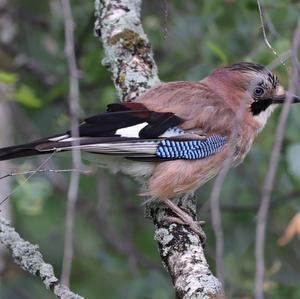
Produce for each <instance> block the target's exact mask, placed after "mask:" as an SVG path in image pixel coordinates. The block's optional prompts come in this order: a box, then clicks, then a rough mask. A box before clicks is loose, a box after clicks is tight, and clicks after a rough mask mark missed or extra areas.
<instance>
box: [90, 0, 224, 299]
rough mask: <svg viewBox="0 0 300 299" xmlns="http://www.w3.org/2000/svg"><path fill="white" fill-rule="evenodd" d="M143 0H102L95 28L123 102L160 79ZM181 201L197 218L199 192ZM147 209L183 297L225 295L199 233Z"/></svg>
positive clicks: (158, 209)
mask: <svg viewBox="0 0 300 299" xmlns="http://www.w3.org/2000/svg"><path fill="white" fill-rule="evenodd" d="M140 7H141V0H96V1H95V8H96V16H97V20H96V23H95V33H96V35H97V36H98V37H99V38H101V41H102V43H103V47H104V50H105V58H104V59H103V61H102V63H103V64H104V65H105V66H106V67H108V68H109V70H110V71H111V72H112V74H113V80H114V84H115V86H116V89H117V91H118V95H119V98H120V99H121V100H122V101H132V100H134V99H135V98H136V97H137V96H139V95H141V94H143V93H144V92H145V91H146V90H147V89H149V88H151V87H152V86H154V85H156V84H158V83H159V78H158V76H157V67H156V64H155V62H154V59H153V53H152V49H151V46H150V44H149V42H148V40H147V37H146V35H145V33H144V31H143V28H142V26H141V21H140ZM176 203H177V204H178V205H179V206H180V207H181V208H183V209H185V210H187V211H189V212H190V214H191V215H193V217H194V218H195V216H196V201H195V199H194V197H183V198H179V199H176ZM146 213H147V215H148V216H150V217H151V218H152V220H153V221H154V224H155V225H156V231H155V239H156V240H157V241H158V245H159V250H160V254H161V257H162V260H163V263H164V265H165V266H166V268H167V270H168V271H169V273H170V275H171V277H172V280H173V284H174V286H175V291H176V298H177V299H192V298H220V297H222V286H221V284H220V282H219V281H218V280H217V279H216V278H215V277H214V276H213V275H212V273H211V271H210V270H209V267H208V264H207V262H206V259H205V256H204V251H203V246H202V244H201V241H200V239H199V237H198V236H197V235H196V234H194V233H193V232H192V231H190V229H189V228H187V227H184V226H182V225H178V224H175V223H166V222H165V221H164V220H165V218H166V216H167V215H172V214H171V212H170V210H169V209H167V208H166V207H164V206H163V205H162V204H160V203H157V202H155V203H151V204H149V205H148V207H147V208H146Z"/></svg>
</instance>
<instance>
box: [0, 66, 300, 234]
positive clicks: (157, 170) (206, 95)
mask: <svg viewBox="0 0 300 299" xmlns="http://www.w3.org/2000/svg"><path fill="white" fill-rule="evenodd" d="M287 96H288V93H287V92H285V91H284V88H283V87H282V86H281V85H280V84H279V81H278V79H277V77H276V76H275V75H274V74H273V73H272V72H271V71H270V70H269V69H268V68H266V67H265V66H263V65H259V64H254V63H248V62H241V63H236V64H233V65H229V66H225V67H221V68H218V69H216V70H215V71H214V72H213V73H211V74H210V75H209V76H207V77H206V78H204V79H203V80H201V81H196V82H193V81H177V82H170V83H163V84H161V85H159V86H156V87H154V88H152V89H150V90H149V91H147V92H146V93H145V94H143V95H142V96H140V97H138V98H137V99H136V100H135V102H124V103H115V104H111V105H108V109H107V111H106V112H105V113H103V114H100V115H96V116H93V117H90V118H87V119H86V120H84V121H83V122H82V123H81V124H80V126H79V136H80V137H79V138H78V140H77V141H76V145H74V138H72V136H71V133H70V131H68V132H66V133H64V134H58V135H55V136H51V137H47V138H43V139H40V140H36V141H33V142H31V143H28V144H22V145H17V146H11V147H6V148H2V149H0V160H8V159H14V158H18V157H25V156H33V155H39V154H47V153H52V152H60V151H70V150H72V149H73V148H74V147H76V148H78V149H80V150H83V151H87V152H92V153H97V154H107V155H117V156H121V157H124V158H126V159H128V160H130V161H131V163H129V164H128V165H127V169H126V171H127V172H128V173H130V174H132V175H133V176H135V177H137V178H139V179H140V178H143V179H144V180H146V186H147V187H146V190H145V194H147V195H148V196H150V197H151V198H157V199H160V200H162V201H164V202H165V203H166V204H167V205H168V206H169V207H171V208H172V209H173V210H174V212H175V213H176V214H177V215H178V216H179V218H180V219H181V221H182V222H185V223H188V224H189V225H191V227H192V228H194V229H195V227H194V224H193V223H192V219H191V217H189V216H188V215H187V214H186V213H185V212H184V211H182V210H181V209H179V208H178V207H177V206H176V205H175V204H173V203H172V201H171V200H170V199H171V198H173V197H176V196H180V195H183V194H188V193H190V192H193V191H194V190H195V189H197V188H198V187H199V186H201V185H203V184H204V183H205V182H207V181H208V180H210V179H211V178H213V177H214V176H215V175H216V174H218V172H219V171H220V170H221V168H222V166H223V164H224V160H226V158H227V157H228V155H229V154H230V151H232V153H233V157H232V166H236V165H238V164H239V163H241V162H242V161H243V159H244V157H245V156H246V154H247V153H248V152H249V150H250V148H251V145H252V143H253V140H254V137H255V136H256V135H257V134H258V133H259V132H260V131H261V130H262V129H263V127H264V126H265V124H266V121H267V119H268V117H269V116H270V114H271V112H272V111H273V110H274V108H275V107H276V106H277V105H278V104H282V103H284V101H285V99H286V97H287ZM292 97H293V100H292V101H293V103H296V102H300V98H299V97H297V96H292ZM243 106H244V107H245V108H244V109H241V107H243ZM239 111H243V112H242V114H241V113H240V112H239ZM239 113H240V115H241V117H240V120H238V114H239ZM233 132H235V133H233ZM195 230H196V229H195Z"/></svg>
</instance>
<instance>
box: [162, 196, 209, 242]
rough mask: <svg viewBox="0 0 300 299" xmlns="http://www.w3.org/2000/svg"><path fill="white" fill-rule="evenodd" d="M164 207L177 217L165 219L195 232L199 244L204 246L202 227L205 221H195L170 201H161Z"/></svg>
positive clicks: (204, 238)
mask: <svg viewBox="0 0 300 299" xmlns="http://www.w3.org/2000/svg"><path fill="white" fill-rule="evenodd" d="M163 202H164V203H165V205H166V206H167V207H168V208H170V209H171V210H172V212H173V213H175V214H176V215H177V216H178V218H177V217H168V218H167V219H168V220H169V221H171V222H175V223H177V224H181V225H188V226H189V227H190V228H191V230H192V231H193V232H195V233H196V234H197V235H198V236H199V237H200V240H201V243H202V244H204V243H205V240H206V235H205V233H204V231H203V229H202V225H203V224H204V223H205V221H195V220H194V219H193V217H192V216H190V215H189V214H188V213H187V212H185V211H184V210H182V209H181V208H180V207H178V206H177V205H176V204H175V203H174V202H173V201H172V200H170V199H165V200H164V201H163Z"/></svg>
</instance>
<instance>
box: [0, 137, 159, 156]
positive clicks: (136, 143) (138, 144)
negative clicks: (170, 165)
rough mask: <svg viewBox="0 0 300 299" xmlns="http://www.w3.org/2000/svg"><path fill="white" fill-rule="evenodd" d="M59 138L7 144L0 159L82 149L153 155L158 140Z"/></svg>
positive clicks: (0, 153)
mask: <svg viewBox="0 0 300 299" xmlns="http://www.w3.org/2000/svg"><path fill="white" fill-rule="evenodd" d="M63 137H64V136H63V135H62V136H61V138H62V139H63V140H61V141H59V138H60V136H56V137H51V138H48V139H41V140H37V141H34V142H31V143H27V144H21V145H16V146H9V147H5V148H1V149H0V161H3V160H10V159H15V158H20V157H29V156H35V155H42V154H50V153H53V152H63V151H72V150H73V149H78V150H83V151H87V152H91V153H97V154H108V155H117V156H123V157H128V158H130V157H133V158H134V157H136V158H138V157H144V158H147V157H155V152H156V149H157V146H158V142H159V140H157V139H151V140H145V139H144V140H143V139H142V140H141V139H139V138H122V137H99V138H97V137H79V138H77V139H75V138H68V139H65V138H63Z"/></svg>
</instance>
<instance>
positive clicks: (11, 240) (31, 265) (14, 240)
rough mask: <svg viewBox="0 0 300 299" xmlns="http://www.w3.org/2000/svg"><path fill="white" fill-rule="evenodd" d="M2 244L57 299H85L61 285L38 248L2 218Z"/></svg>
mask: <svg viewBox="0 0 300 299" xmlns="http://www.w3.org/2000/svg"><path fill="white" fill-rule="evenodd" d="M0 242H1V243H2V244H3V245H4V246H6V247H7V248H8V249H9V250H11V252H12V257H13V259H14V261H15V263H17V264H18V265H20V267H21V268H22V269H24V270H25V271H27V272H29V273H31V274H33V275H36V276H38V277H39V278H40V279H41V280H42V282H43V283H44V285H45V286H46V288H47V289H50V290H51V291H52V292H53V293H54V295H55V296H56V297H57V298H70V299H83V297H81V296H79V295H77V294H74V293H73V292H72V291H70V290H69V289H68V288H67V287H66V286H65V285H63V284H61V283H60V282H59V280H58V279H57V278H56V276H55V275H54V272H53V268H52V266H51V265H50V264H48V263H46V262H45V261H44V260H43V256H42V254H41V253H40V252H39V251H38V249H39V248H38V246H37V245H33V244H31V243H29V242H28V241H25V240H24V239H22V238H21V237H20V235H19V234H18V233H17V232H16V231H15V229H14V228H13V227H12V226H11V225H10V224H9V222H8V221H7V220H5V219H4V217H1V216H0Z"/></svg>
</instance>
